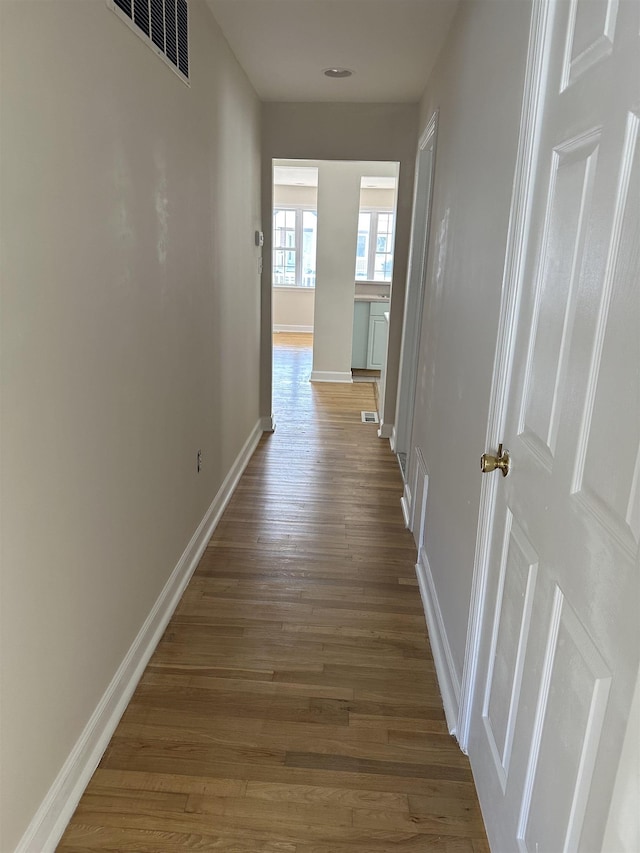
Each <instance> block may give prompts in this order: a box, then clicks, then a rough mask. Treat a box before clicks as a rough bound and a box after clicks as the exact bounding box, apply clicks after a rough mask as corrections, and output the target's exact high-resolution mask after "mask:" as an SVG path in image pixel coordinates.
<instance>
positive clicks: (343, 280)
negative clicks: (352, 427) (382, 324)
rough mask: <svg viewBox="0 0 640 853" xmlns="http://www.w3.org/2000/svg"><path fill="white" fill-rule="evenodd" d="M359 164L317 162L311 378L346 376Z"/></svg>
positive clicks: (347, 378) (342, 378) (345, 378)
mask: <svg viewBox="0 0 640 853" xmlns="http://www.w3.org/2000/svg"><path fill="white" fill-rule="evenodd" d="M362 168H363V165H362V164H361V163H336V162H333V163H330V162H324V163H320V165H319V167H318V248H317V256H316V301H315V318H316V325H315V334H314V336H313V370H312V372H311V379H312V380H313V379H323V378H324V379H329V380H330V379H332V378H333V379H335V380H338V381H349V382H350V381H351V342H352V337H353V296H354V291H355V281H354V272H355V265H356V241H357V236H358V209H359V206H360V178H361V176H362Z"/></svg>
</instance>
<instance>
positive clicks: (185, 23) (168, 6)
mask: <svg viewBox="0 0 640 853" xmlns="http://www.w3.org/2000/svg"><path fill="white" fill-rule="evenodd" d="M107 5H108V6H110V7H111V8H112V9H113V10H114V12H116V14H117V15H118V17H124V18H125V19H126V20H127V23H129V22H130V25H133V29H134V31H135V32H137V33H138V35H143V36H146V38H145V41H146V40H147V39H148V43H149V46H150V47H153V49H154V50H155V52H156V53H159V54H160V55H161V56H163V57H165V58H166V59H167V60H168V61H169V62H170V63H171V65H172V67H173V68H174V70H176V71H178V72H179V73H180V75H181V76H182V77H183V78H184V79H185V80H188V79H189V9H188V6H187V0H107Z"/></svg>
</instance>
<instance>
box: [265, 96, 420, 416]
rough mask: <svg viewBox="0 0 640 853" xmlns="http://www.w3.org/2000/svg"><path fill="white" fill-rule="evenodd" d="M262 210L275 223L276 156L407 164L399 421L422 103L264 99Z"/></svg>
mask: <svg viewBox="0 0 640 853" xmlns="http://www.w3.org/2000/svg"><path fill="white" fill-rule="evenodd" d="M262 128H263V133H262V163H263V170H262V212H263V220H264V222H265V223H266V222H268V221H269V220H268V218H269V216H271V210H272V198H271V196H272V186H271V181H272V178H271V162H272V159H273V158H282V159H289V160H386V161H397V162H399V163H400V174H399V178H398V217H397V226H396V244H395V251H396V263H395V264H394V269H393V285H392V296H391V325H390V331H389V350H388V362H387V363H388V368H389V380H388V382H387V394H386V397H385V416H384V419H385V422H388V423H389V424H392V423H393V418H394V415H395V405H396V387H397V374H398V365H399V361H400V340H401V335H402V316H403V315H402V311H403V306H404V289H405V281H406V276H407V253H408V248H409V232H410V222H411V204H412V198H413V171H414V165H415V155H416V138H417V106H416V105H415V104H346V103H340V104H326V103H308V104H304V103H265V104H263V105H262ZM270 252H271V235H270V233H269V229H267V230H265V246H264V256H265V258H269V257H270ZM271 311H272V306H271V266H270V264H268V263H265V265H264V273H263V276H262V312H263V314H262V317H263V319H262V343H261V359H260V363H261V368H262V373H261V380H260V411H261V414H262V415H263V416H265V417H267V416H269V415H270V414H271V374H272V353H271V347H272V343H271Z"/></svg>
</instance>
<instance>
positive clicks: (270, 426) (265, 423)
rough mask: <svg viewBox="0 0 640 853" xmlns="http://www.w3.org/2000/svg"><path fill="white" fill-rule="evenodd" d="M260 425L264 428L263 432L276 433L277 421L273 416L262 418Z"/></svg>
mask: <svg viewBox="0 0 640 853" xmlns="http://www.w3.org/2000/svg"><path fill="white" fill-rule="evenodd" d="M260 425H261V428H262V432H275V431H276V421H275V418H274V417H273V415H271V416H267V417H265V418H260Z"/></svg>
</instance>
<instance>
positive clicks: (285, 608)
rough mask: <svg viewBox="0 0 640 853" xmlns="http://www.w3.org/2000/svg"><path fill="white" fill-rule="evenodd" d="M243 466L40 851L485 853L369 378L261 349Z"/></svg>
mask: <svg viewBox="0 0 640 853" xmlns="http://www.w3.org/2000/svg"><path fill="white" fill-rule="evenodd" d="M275 340H276V346H275V352H274V364H275V368H274V369H275V377H276V378H275V400H274V410H275V414H276V423H277V429H276V432H275V433H274V434H273V435H270V436H265V437H264V438H263V439H262V440H261V442H260V445H259V447H258V449H257V451H256V453H255V455H254V457H253V458H252V460H251V462H250V464H249V466H248V468H247V470H246V472H245V474H244V475H243V477H242V480H241V482H240V484H239V486H238V489H237V491H236V493H235V494H234V496H233V498H232V500H231V502H230V504H229V506H228V508H227V510H226V512H225V514H224V516H223V518H222V520H221V522H220V524H219V526H218V528H217V530H216V532H215V534H214V536H213V537H212V539H211V541H210V543H209V545H208V547H207V550H206V552H205V554H204V556H203V558H202V560H201V562H200V565H199V567H198V569H197V571H196V573H195V575H194V577H193V579H192V581H191V583H190V584H189V587H188V589H187V591H186V593H185V595H184V597H183V599H182V601H181V603H180V605H179V606H178V609H177V610H176V613H175V615H174V616H173V618H172V620H171V622H170V624H169V626H168V628H167V631H166V633H165V635H164V637H163V638H162V640H161V642H160V644H159V646H158V648H157V650H156V652H155V654H154V655H153V658H152V659H151V662H150V664H149V666H148V667H147V670H146V671H145V673H144V675H143V678H142V680H141V681H140V684H139V686H138V688H137V690H136V692H135V694H134V696H133V698H132V700H131V703H130V705H129V707H128V709H127V711H126V712H125V714H124V716H123V718H122V721H121V722H120V725H119V726H118V729H117V730H116V732H115V735H114V737H113V739H112V741H111V743H110V745H109V747H108V749H107V751H106V753H105V755H104V757H103V759H102V761H101V763H100V766H99V768H98V769H97V771H96V773H95V775H94V777H93V779H92V780H91V783H90V784H89V787H88V788H87V790H86V792H85V794H84V796H83V797H82V800H81V801H80V804H79V806H78V809H77V811H76V812H75V814H74V816H73V819H72V821H71V823H70V825H69V827H68V828H67V830H66V833H65V835H64V837H63V839H62V841H61V843H60V845H59V847H58V850H59V851H61V853H62V851H64V853H80V851H97V850H101V851H107V850H108V851H139V853H151V851H154V852H155V851H157V852H158V853H170V851H182V850H199V851H207V850H211V851H227V853H380V851H413V852H414V853H418V851H420V853H424V851H436V852H437V853H438V852H439V851H441V853H486V851H488V846H487V842H486V837H485V833H484V828H483V824H482V818H481V816H480V812H479V808H478V804H477V799H476V795H475V790H474V787H473V783H472V779H471V772H470V769H469V763H468V761H467V759H466V757H465V756H464V755H463V754H462V753H461V752H460V751H459V749H458V748H457V746H456V744H455V742H454V741H453V740H452V739H451V738H450V737H449V735H448V734H447V730H446V726H445V721H444V714H443V710H442V704H441V700H440V696H439V693H438V688H437V683H436V677H435V672H434V666H433V661H432V658H431V653H430V649H429V643H428V640H427V637H426V631H425V622H424V615H423V610H422V605H421V602H420V596H419V593H418V589H417V587H416V580H415V573H414V562H415V548H414V543H413V539H412V537H411V535H410V534H409V533H408V532H407V531H406V530H405V529H404V525H403V521H402V514H401V510H400V505H399V499H400V495H401V490H402V486H401V479H400V473H399V469H398V465H397V462H396V460H395V458H394V456H393V454H392V453H391V452H390V450H389V444H388V442H386V441H381V440H380V439H378V438H377V434H376V426H375V425H370V424H363V423H361V421H360V412H361V410H363V409H365V410H368V409H371V408H372V407H373V405H374V401H373V391H372V385H370V384H367V383H358V384H354V385H333V384H326V385H325V384H315V385H311V384H310V383H309V382H308V381H307V380H308V376H309V373H310V369H311V355H310V349H309V346H310V340H311V336H310V335H285V334H282V333H281V334H278V335H276V336H275Z"/></svg>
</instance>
